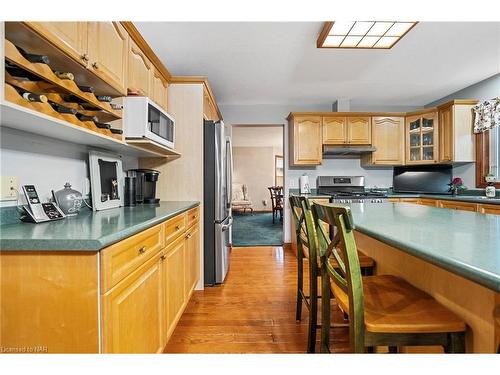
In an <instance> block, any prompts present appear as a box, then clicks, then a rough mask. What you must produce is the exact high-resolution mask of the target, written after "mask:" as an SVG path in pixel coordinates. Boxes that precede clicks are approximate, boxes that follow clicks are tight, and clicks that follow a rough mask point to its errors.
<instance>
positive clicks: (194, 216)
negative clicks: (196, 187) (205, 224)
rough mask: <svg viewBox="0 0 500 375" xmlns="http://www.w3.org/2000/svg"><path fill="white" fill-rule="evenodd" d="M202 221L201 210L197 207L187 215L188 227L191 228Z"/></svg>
mask: <svg viewBox="0 0 500 375" xmlns="http://www.w3.org/2000/svg"><path fill="white" fill-rule="evenodd" d="M199 220H200V208H199V207H195V208H191V209H190V210H189V211H188V212H187V213H186V227H187V228H189V227H190V226H191V225H193V224H194V223H197V222H198V221H199Z"/></svg>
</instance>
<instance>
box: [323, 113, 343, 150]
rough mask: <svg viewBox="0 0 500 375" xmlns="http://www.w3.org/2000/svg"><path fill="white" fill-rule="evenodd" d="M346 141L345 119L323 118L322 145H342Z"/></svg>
mask: <svg viewBox="0 0 500 375" xmlns="http://www.w3.org/2000/svg"><path fill="white" fill-rule="evenodd" d="M346 140H347V120H346V118H345V117H328V116H325V117H323V144H325V145H342V144H344V143H345V142H346Z"/></svg>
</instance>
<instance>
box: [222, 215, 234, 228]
mask: <svg viewBox="0 0 500 375" xmlns="http://www.w3.org/2000/svg"><path fill="white" fill-rule="evenodd" d="M231 225H233V217H232V216H230V217H229V222H228V223H227V224H224V225H222V227H221V229H222V231H223V232H225V231H226V230H228V229H229V228H230V227H231Z"/></svg>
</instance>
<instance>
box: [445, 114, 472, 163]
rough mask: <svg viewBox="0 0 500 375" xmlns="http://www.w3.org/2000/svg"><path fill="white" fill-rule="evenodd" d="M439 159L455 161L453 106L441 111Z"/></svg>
mask: <svg viewBox="0 0 500 375" xmlns="http://www.w3.org/2000/svg"><path fill="white" fill-rule="evenodd" d="M471 131H472V129H471ZM439 161H440V162H442V163H446V162H450V161H453V106H449V107H447V108H443V109H442V110H440V111H439Z"/></svg>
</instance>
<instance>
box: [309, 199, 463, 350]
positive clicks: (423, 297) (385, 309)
mask: <svg viewBox="0 0 500 375" xmlns="http://www.w3.org/2000/svg"><path fill="white" fill-rule="evenodd" d="M312 213H313V215H312V216H313V220H311V218H310V216H309V215H304V220H305V223H306V228H307V234H308V236H311V235H315V234H316V233H317V235H318V241H317V244H319V248H317V249H315V251H316V252H317V253H319V254H320V258H321V276H322V302H323V303H322V318H323V322H328V321H330V302H329V301H330V293H333V295H334V296H335V298H336V301H337V304H338V305H339V306H340V307H341V308H342V309H343V311H345V312H346V313H347V314H348V316H349V339H350V346H351V350H352V351H353V352H355V353H364V352H365V351H371V350H373V348H374V347H376V346H388V347H389V351H390V352H397V348H398V347H399V346H416V345H440V346H442V347H443V348H444V351H445V352H447V353H464V352H465V323H464V321H463V320H461V319H460V318H459V317H458V316H457V315H455V314H454V313H453V312H451V311H450V310H448V309H447V308H446V307H444V306H443V305H441V304H440V303H439V302H437V301H436V300H435V299H434V298H432V297H431V296H430V295H428V294H427V293H425V292H423V291H421V290H420V289H417V288H415V287H414V286H412V285H410V284H409V283H407V282H406V281H405V280H403V279H401V278H399V277H396V276H392V275H381V276H378V275H377V276H367V277H363V278H362V277H361V269H360V262H359V257H358V253H357V250H356V242H355V239H354V233H353V231H354V224H353V219H352V215H351V211H350V209H349V207H343V206H334V205H326V204H315V205H313V207H312ZM324 223H326V224H329V225H333V226H335V227H336V228H337V229H338V231H337V234H336V236H335V238H334V239H333V240H332V241H330V239H329V238H328V235H327V234H326V233H325V231H324V230H323V224H324ZM332 258H333V259H335V260H336V262H335V264H333V262H332ZM329 335H330V329H329V326H328V324H323V326H322V330H321V351H322V352H329Z"/></svg>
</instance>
